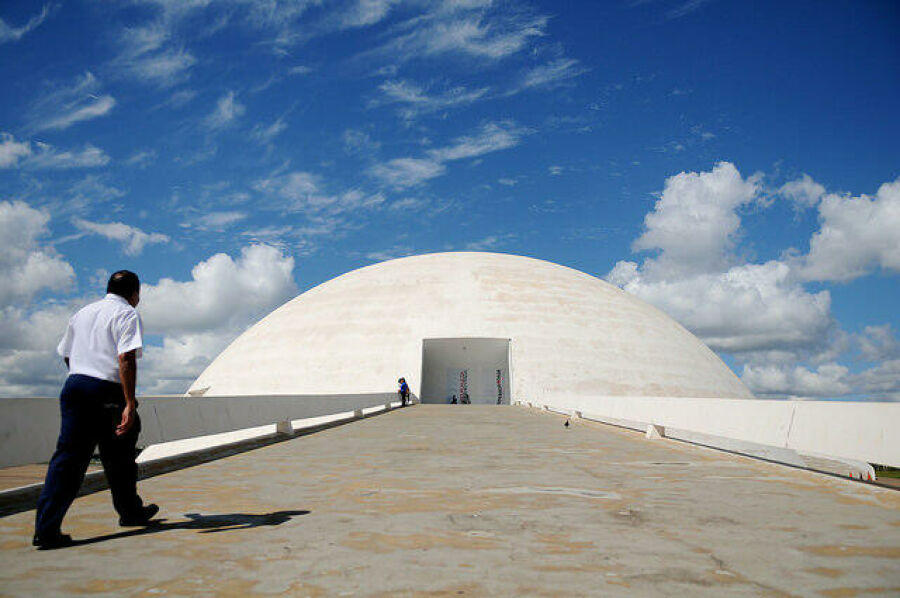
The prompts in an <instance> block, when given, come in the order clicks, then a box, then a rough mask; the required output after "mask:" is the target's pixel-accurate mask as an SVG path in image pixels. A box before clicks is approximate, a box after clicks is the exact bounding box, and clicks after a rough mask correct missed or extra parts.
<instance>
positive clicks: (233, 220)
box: [182, 211, 247, 232]
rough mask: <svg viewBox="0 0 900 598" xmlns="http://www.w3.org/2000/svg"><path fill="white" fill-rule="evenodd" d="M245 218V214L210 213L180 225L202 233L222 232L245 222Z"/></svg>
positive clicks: (235, 212)
mask: <svg viewBox="0 0 900 598" xmlns="http://www.w3.org/2000/svg"><path fill="white" fill-rule="evenodd" d="M246 218H247V213H246V212H238V211H225V212H210V213H208V214H203V215H202V216H199V217H197V218H195V219H193V220H191V221H189V222H185V223H184V224H182V226H183V227H184V228H194V229H199V230H203V231H213V232H222V231H224V230H225V229H227V228H230V227H231V226H232V225H234V224H237V223H238V222H241V221H242V220H246Z"/></svg>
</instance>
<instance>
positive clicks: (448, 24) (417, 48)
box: [362, 2, 549, 62]
mask: <svg viewBox="0 0 900 598" xmlns="http://www.w3.org/2000/svg"><path fill="white" fill-rule="evenodd" d="M488 4H489V3H485V2H454V3H447V4H445V5H443V7H442V8H443V9H437V10H432V11H431V12H429V13H426V14H424V15H420V16H417V17H414V18H412V19H409V20H408V21H406V22H404V23H401V24H400V25H398V26H397V27H395V28H394V30H393V32H392V33H393V38H392V39H391V40H390V41H388V42H387V43H385V44H383V45H382V46H380V47H378V48H375V49H374V50H370V51H368V52H366V53H364V54H363V55H362V56H363V57H365V56H390V57H391V58H392V59H394V60H398V61H404V62H405V61H408V60H411V59H414V58H427V57H433V56H440V55H446V54H459V55H463V56H468V57H471V58H475V59H479V60H486V61H489V62H494V61H498V60H502V59H504V58H507V57H508V56H511V55H513V54H516V53H518V52H520V51H523V50H525V49H526V48H527V47H528V43H529V42H530V41H531V40H532V39H535V38H540V37H542V36H544V35H545V29H546V26H547V22H548V20H549V19H548V17H546V16H543V15H534V14H526V13H524V12H521V11H520V12H514V13H506V14H493V13H492V14H488V10H487V8H488Z"/></svg>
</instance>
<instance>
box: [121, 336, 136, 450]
mask: <svg viewBox="0 0 900 598" xmlns="http://www.w3.org/2000/svg"><path fill="white" fill-rule="evenodd" d="M135 352H136V350H132V351H128V352H127V353H122V354H121V355H119V380H121V381H122V392H123V393H124V394H125V409H123V410H122V421H121V422H120V423H119V425H118V426H117V427H116V435H117V436H122V435H123V434H125V433H126V432H128V430H130V429H131V426H133V425H134V416H135V413H136V411H137V401H136V400H135V398H134V389H135V386H136V384H137V356H136V355H135Z"/></svg>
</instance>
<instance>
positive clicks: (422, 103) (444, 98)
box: [372, 81, 489, 119]
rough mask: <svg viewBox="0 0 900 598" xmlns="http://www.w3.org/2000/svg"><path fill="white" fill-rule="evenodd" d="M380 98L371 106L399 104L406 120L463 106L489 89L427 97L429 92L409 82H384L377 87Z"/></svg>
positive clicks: (449, 91) (459, 90) (454, 90)
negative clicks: (380, 94)
mask: <svg viewBox="0 0 900 598" xmlns="http://www.w3.org/2000/svg"><path fill="white" fill-rule="evenodd" d="M378 89H379V91H381V93H382V97H381V98H380V99H378V100H376V101H374V102H372V105H381V104H400V105H402V106H403V108H402V109H401V115H402V116H403V117H404V118H406V119H412V118H415V117H416V116H417V115H419V114H424V113H429V112H435V111H437V110H444V109H446V108H452V107H455V106H465V105H467V104H471V103H473V102H476V101H478V100H480V99H483V98H485V97H486V95H487V93H488V91H489V88H487V87H481V88H478V89H468V88H466V87H464V86H457V87H452V88H450V89H447V90H444V91H442V92H438V93H436V94H431V95H429V93H428V92H429V90H428V89H426V88H423V87H421V86H419V85H416V84H415V83H412V82H409V81H385V82H384V83H382V84H381V85H380V86H379V88H378Z"/></svg>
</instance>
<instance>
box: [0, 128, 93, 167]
mask: <svg viewBox="0 0 900 598" xmlns="http://www.w3.org/2000/svg"><path fill="white" fill-rule="evenodd" d="M108 163H109V156H107V155H106V152H104V151H103V150H102V149H100V148H98V147H95V146H93V145H91V144H86V145H85V146H84V147H83V148H81V149H80V150H64V151H60V150H58V149H56V148H55V147H53V146H52V145H50V144H48V143H42V142H40V141H36V142H34V143H32V142H30V141H16V140H15V137H13V136H12V135H10V134H9V133H0V168H28V169H33V170H40V169H64V168H91V167H96V166H105V165H106V164H108Z"/></svg>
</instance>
